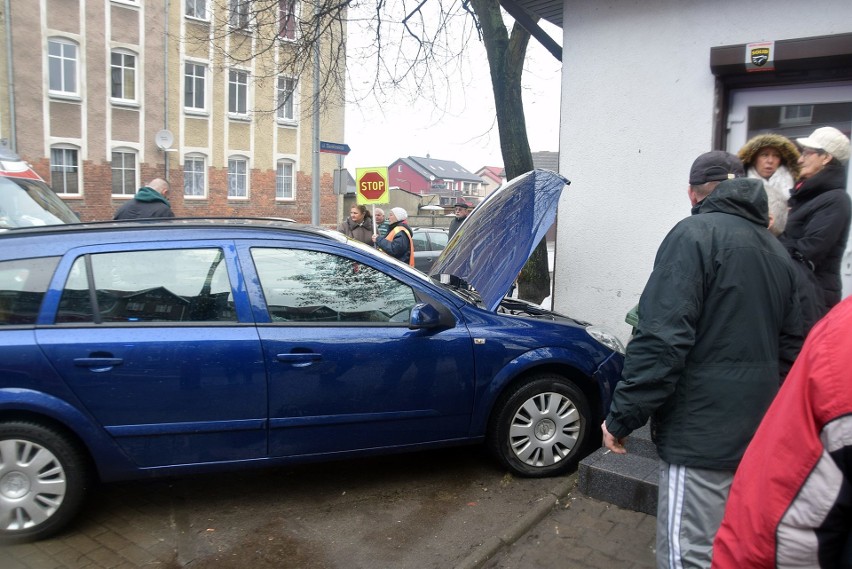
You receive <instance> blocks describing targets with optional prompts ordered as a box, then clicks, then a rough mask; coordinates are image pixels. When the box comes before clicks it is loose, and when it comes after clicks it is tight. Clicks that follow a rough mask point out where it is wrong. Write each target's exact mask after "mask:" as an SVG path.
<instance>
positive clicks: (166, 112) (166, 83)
mask: <svg viewBox="0 0 852 569" xmlns="http://www.w3.org/2000/svg"><path fill="white" fill-rule="evenodd" d="M6 1H7V2H8V1H9V0H6ZM165 6H166V7H165V10H166V14H165V16H166V25H165V31H164V32H163V128H164V129H165V130H168V128H169V0H166V2H165ZM163 154H164V155H165V156H164V162H165V169H166V171H165V180H166V182H168V183H171V182H170V181H169V153H168V152H167V151H166V150H163Z"/></svg>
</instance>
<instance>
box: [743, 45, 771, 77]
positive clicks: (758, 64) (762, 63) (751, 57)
mask: <svg viewBox="0 0 852 569" xmlns="http://www.w3.org/2000/svg"><path fill="white" fill-rule="evenodd" d="M745 67H746V71H775V42H773V41H762V42H757V43H750V44H746V50H745Z"/></svg>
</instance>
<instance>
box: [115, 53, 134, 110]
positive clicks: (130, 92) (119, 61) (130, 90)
mask: <svg viewBox="0 0 852 569" xmlns="http://www.w3.org/2000/svg"><path fill="white" fill-rule="evenodd" d="M110 65H111V77H110V82H111V91H110V96H111V97H112V98H113V99H120V100H122V101H135V100H136V56H135V55H133V54H132V53H125V52H120V51H114V52H112V54H111V63H110Z"/></svg>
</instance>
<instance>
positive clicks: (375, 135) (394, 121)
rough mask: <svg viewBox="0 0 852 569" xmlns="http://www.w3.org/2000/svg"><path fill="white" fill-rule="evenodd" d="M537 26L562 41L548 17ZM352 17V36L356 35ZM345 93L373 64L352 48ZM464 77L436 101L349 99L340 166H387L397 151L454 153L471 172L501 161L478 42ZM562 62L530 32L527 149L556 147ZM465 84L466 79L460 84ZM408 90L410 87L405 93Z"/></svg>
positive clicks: (364, 79) (354, 89) (366, 79)
mask: <svg viewBox="0 0 852 569" xmlns="http://www.w3.org/2000/svg"><path fill="white" fill-rule="evenodd" d="M542 27H543V28H545V30H546V31H547V32H548V33H549V34H550V35H551V36H552V37H554V38H555V39H556V40H557V43H559V44H560V45H561V44H562V37H561V30H560V29H559V28H557V27H556V26H553V25H551V24H549V23H547V22H543V23H542ZM355 29H356V27H354V26H351V25H350V28H349V30H350V33H349V41H350V43H352V44H353V45H352V47H353V48H354V47H355V45H354V44H355V43H357V39H358V38H357V37H355V38H353V30H355ZM349 53H350V60H349V65H348V68H349V81H348V85H347V89H348V91H349V92H348V93H347V99H348V100H351V99H353V98H355V97H359V96H362V95H361V94H360V93H358V90H359V89H362V88H363V86H365V85H369V84H370V82H371V81H372V79H373V75H374V74H373V73H372V72H371V71H372V70H371V68H370V67H369V66H367V65H358V64H357V63H356V62H353V60H352V55H351V54H353V53H356V49H349ZM469 58H470V61H476V62H480V63H478V64H470V63H468V64H467V67H468V70H467V71H465V72H464V74H465V75H469V76H466V77H459V78H458V79H457V80H456V81H454V83H453V84H454V85H455V87H454V88H453V89H452V91H451V93H449V94H448V95H446V97H445V98H446V99H447V101H446V102H442V103H441V104H439V106H441V107H443V109H436V108H435V106H436V105H435V103H434V102H433V101H432V100H424V99H422V98H421V99H419V100H416V101H415V102H413V103H412V102H410V101H408V100H407V99H406V98H405V97H403V96H400V97H399V99H400V100H401V102H399V103H396V104H392V103H384V104H381V105H380V104H379V103H378V102H377V101H376V100H375V98H373V97H369V98H367V99H366V100H364V101H362V102H360V103H359V104H353V103H349V104H347V107H346V134H345V140H343V141H332V142H343V143H345V144H348V145H349V147H350V148H351V152H350V153H349V155H348V156H347V157H346V159H345V161H344V166H345V167H346V168H347V169H349V171H350V172H351V173H352V174H353V175H355V169H356V168H364V167H373V166H388V165H390V164H391V163H392V162H393V161H395V160H396V159H397V158H401V157H407V156H426V155H427V154H428V155H430V156H431V157H432V158H435V159H439V160H452V161H455V162H457V163H459V164H460V165H461V166H463V167H464V168H466V169H467V170H469V171H471V172H475V171H476V170H478V169H479V168H481V167H482V166H500V167H502V166H503V159H502V157H501V154H500V140H499V135H498V133H497V125H496V119H495V115H494V96H493V94H492V91H491V78H490V75H489V72H488V63H487V61H486V56H485V48H484V47H483V46H482V44H481V43H478V44H476V45H474V46H473V47H472V49H469ZM560 70H561V63H560V62H559V61H558V60H556V58H554V57H553V56H552V55H551V54H550V53H549V52H547V51H546V50H545V49H544V48H543V47H542V46H541V45H540V44H539V43H538V42H537V40H535V38H532V39H531V40H530V44H529V47H528V49H527V61H526V65H525V70H524V74H523V85H524V93H523V98H524V111H525V116H526V121H527V131H528V134H529V140H530V149H531V150H532V151H533V152H536V151H541V150H549V151H554V152H555V151H558V150H559V81H560ZM462 85H467V86H466V87H463V86H462ZM409 94H410V93H409Z"/></svg>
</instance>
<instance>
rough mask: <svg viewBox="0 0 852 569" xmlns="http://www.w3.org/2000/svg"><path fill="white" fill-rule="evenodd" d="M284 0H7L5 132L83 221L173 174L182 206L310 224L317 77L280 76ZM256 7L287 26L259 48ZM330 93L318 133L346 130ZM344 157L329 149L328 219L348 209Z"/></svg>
mask: <svg viewBox="0 0 852 569" xmlns="http://www.w3.org/2000/svg"><path fill="white" fill-rule="evenodd" d="M266 4H269V5H270V6H272V7H275V6H276V3H275V2H266ZM277 4H278V6H277V9H276V10H267V11H266V13H265V15H264V14H249V12H247V11H246V10H245V9H244V8H245V7H246V6H248V5H249V3H248V2H245V1H244V0H188V1H187V0H179V1H178V0H173V1H169V0H11V2H9V3H6V4H5V6H6V7H8V8H9V9H8V12H5V8H4V7H0V10H4V12H5V13H4V14H3V26H2V27H0V44H2V45H3V47H4V49H3V50H2V53H4V54H5V55H4V56H3V57H0V75H2V78H3V79H2V80H0V141H2V142H4V143H5V144H6V145H7V146H9V147H11V148H12V149H13V150H14V151H16V152H17V153H18V154H19V155H21V157H22V158H24V159H25V160H27V161H28V162H30V163H31V164H32V165H33V167H34V168H35V170H36V171H37V172H38V173H39V174H40V175H41V176H42V177H43V178H44V179H45V180H47V181H48V183H49V184H50V185H51V187H52V188H53V189H54V191H56V192H57V194H59V196H60V197H61V198H62V199H63V200H64V201H65V202H66V203H68V204H69V205H70V206H71V208H72V209H73V210H75V211H77V212H78V213H79V214H80V216H81V218H82V219H83V220H86V221H88V220H102V219H111V218H112V215H113V213H114V211H115V210H116V209H117V208H118V207H119V206H120V205H121V204H122V203H124V202H125V201H126V200H128V199H131V198H132V196H133V195H134V193H135V192H136V190H137V189H138V188H139V187H140V186H142V185H144V184H145V183H146V182H148V181H149V180H151V179H152V178H155V177H163V178H166V179H167V180H168V181H169V182H170V184H171V187H172V189H171V192H170V195H169V199H170V201H171V204H172V209H173V210H174V212H175V214H176V215H177V216H191V217H198V216H208V215H210V216H238V217H245V216H273V217H288V218H293V219H296V220H298V221H305V222H310V221H311V207H312V150H313V146H312V128H311V123H312V121H311V119H310V117H311V115H310V114H309V113H310V112H311V96H312V93H311V91H312V89H311V86H312V83H313V81H312V78H311V77H310V69H309V70H308V71H307V72H305V73H302V75H301V76H300V77H292V76H286V75H276V71H275V69H276V67H275V62H276V61H278V59H279V58H280V57H281V55H280V54H281V53H283V51H284V50H288V49H293V46H295V45H296V44H297V42H298V39H299V38H298V31H297V26H296V25H295V24H294V22H296V21H298V17H299V13H300V9H301V4H300V3H299V2H297V1H295V0H281V1H280V2H278V3H277ZM273 12H275V13H276V14H273ZM270 14H272V15H271V16H270ZM259 17H277V18H280V22H281V23H280V27H279V28H278V29H279V30H280V32H279V35H278V36H277V37H275V38H274V39H275V40H276V41H275V44H274V45H275V46H276V47H275V50H273V52H272V53H270V52H268V51H267V52H266V53H265V57H254V54H253V53H252V51H251V50H252V49H255V48H256V46H257V45H258V44H259V42H258V41H257V38H256V37H254V36H253V34H254V33H255V32H256V29H259V28H255V27H254V26H253V25H252V23H253V22H252V20H251V18H259ZM223 29H226V30H228V33H222V31H221V30H223ZM325 48H326V46H323V49H324V50H325ZM276 50H277V51H276ZM331 51H332V50H325V51H324V52H323V53H324V56H327V54H328V53H331ZM222 54H227V55H222ZM232 54H233V56H234V57H231V55H232ZM270 70H272V71H270ZM329 98H331V99H332V100H336V101H340V104H339V105H338V104H331V105H326V106H325V107H324V109H323V112H322V113H321V120H320V133H321V137H322V138H323V140H342V138H343V128H344V108H343V93H342V92H335V93H332V94H331V95H330V96H329V94H328V93H324V99H326V100H328V99H329ZM336 167H337V157H336V156H335V155H333V154H320V222H321V223H323V224H334V223H336V221H337V218H338V207H339V206H338V201H339V196H338V195H337V194H335V193H334V190H333V172H334V169H335V168H336Z"/></svg>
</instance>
